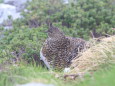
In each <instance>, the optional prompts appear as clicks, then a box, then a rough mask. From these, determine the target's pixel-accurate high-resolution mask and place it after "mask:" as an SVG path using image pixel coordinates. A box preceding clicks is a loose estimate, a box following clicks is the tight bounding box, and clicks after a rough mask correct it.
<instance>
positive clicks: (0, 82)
mask: <svg viewBox="0 0 115 86" xmlns="http://www.w3.org/2000/svg"><path fill="white" fill-rule="evenodd" d="M111 38H112V40H110V39H111ZM111 38H110V39H106V40H104V39H103V40H102V42H100V43H99V44H97V45H95V46H93V47H91V48H90V49H89V50H87V51H85V52H84V53H83V54H82V56H81V57H79V59H76V60H74V61H73V62H75V63H73V64H72V65H76V64H78V63H79V65H78V66H74V68H73V70H72V71H70V72H71V73H73V72H74V73H78V72H82V71H83V72H84V71H85V70H87V72H86V74H85V76H84V77H82V78H79V79H78V78H77V79H76V80H64V79H63V78H62V77H61V78H57V77H56V76H60V75H63V74H64V73H62V72H55V71H53V72H52V71H48V70H47V69H45V68H42V67H36V66H32V65H30V64H26V65H25V64H24V63H19V64H17V65H16V64H15V65H13V64H10V65H7V64H3V65H0V86H16V84H24V83H29V82H38V83H44V84H54V85H55V86H114V85H115V79H114V78H115V64H114V62H115V60H114V57H115V40H113V39H114V37H111ZM100 51H101V52H100ZM87 61H88V62H87ZM97 67H99V68H97ZM78 69H79V70H78ZM89 69H90V71H89ZM80 70H82V71H80Z"/></svg>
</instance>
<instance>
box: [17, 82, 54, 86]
mask: <svg viewBox="0 0 115 86" xmlns="http://www.w3.org/2000/svg"><path fill="white" fill-rule="evenodd" d="M16 86H54V85H47V84H42V83H35V82H33V83H28V84H23V85H16Z"/></svg>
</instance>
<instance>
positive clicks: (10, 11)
mask: <svg viewBox="0 0 115 86" xmlns="http://www.w3.org/2000/svg"><path fill="white" fill-rule="evenodd" d="M9 16H11V17H12V19H13V20H14V19H17V18H20V17H21V16H20V13H17V12H16V7H15V6H11V5H8V4H0V24H1V23H3V21H4V20H7V19H8V17H9Z"/></svg>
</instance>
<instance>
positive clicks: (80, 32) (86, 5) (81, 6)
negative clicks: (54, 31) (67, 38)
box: [22, 0, 115, 39]
mask: <svg viewBox="0 0 115 86" xmlns="http://www.w3.org/2000/svg"><path fill="white" fill-rule="evenodd" d="M62 1H63V0H55V1H54V0H48V1H45V0H44V1H43V0H33V1H32V2H30V3H29V5H28V7H27V10H28V11H27V12H23V13H22V15H23V16H24V19H23V22H24V23H25V25H27V26H29V27H38V26H41V25H44V24H46V22H47V21H48V20H50V21H51V22H53V23H57V24H58V25H60V27H61V26H63V27H64V26H66V30H64V31H66V33H67V34H69V35H71V34H72V36H74V37H76V36H77V37H82V38H85V39H88V38H90V36H91V35H89V34H90V33H91V32H92V33H93V35H94V36H95V37H99V36H106V35H107V34H109V35H112V34H115V32H113V31H112V29H111V28H114V27H115V21H114V20H115V6H114V4H112V3H111V2H113V1H112V0H101V1H100V0H77V3H76V0H74V1H71V3H69V4H64V3H62ZM63 27H62V29H63ZM64 28H65V27H64Z"/></svg>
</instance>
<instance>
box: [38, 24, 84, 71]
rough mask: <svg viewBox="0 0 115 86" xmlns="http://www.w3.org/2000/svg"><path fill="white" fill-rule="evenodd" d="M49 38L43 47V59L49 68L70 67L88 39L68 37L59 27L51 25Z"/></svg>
mask: <svg viewBox="0 0 115 86" xmlns="http://www.w3.org/2000/svg"><path fill="white" fill-rule="evenodd" d="M47 33H48V38H47V39H46V41H45V42H44V44H43V47H42V48H41V51H40V55H41V59H42V60H43V59H44V63H45V64H46V66H47V67H48V68H49V69H58V70H60V69H63V68H67V67H69V65H70V64H71V61H72V59H74V58H75V57H76V56H77V55H78V52H79V51H81V50H82V49H83V48H84V46H85V44H86V41H85V40H83V39H81V38H72V37H66V36H65V35H64V33H63V32H61V31H60V30H59V29H58V28H57V27H54V26H52V25H50V27H49V29H48V31H47Z"/></svg>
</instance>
